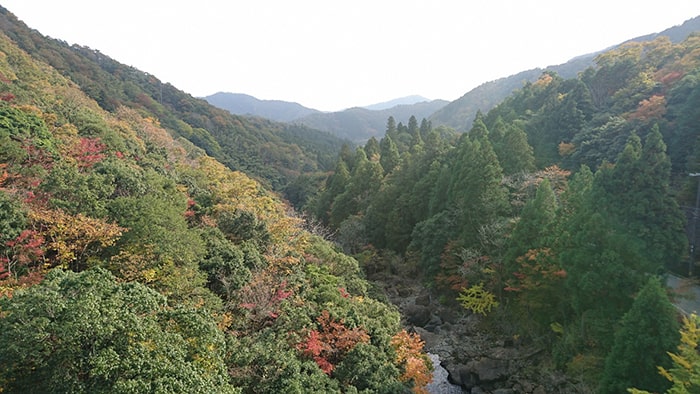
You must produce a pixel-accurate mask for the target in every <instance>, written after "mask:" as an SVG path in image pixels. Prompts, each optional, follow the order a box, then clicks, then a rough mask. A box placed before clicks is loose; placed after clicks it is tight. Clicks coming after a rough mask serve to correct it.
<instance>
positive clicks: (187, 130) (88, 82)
mask: <svg viewBox="0 0 700 394" xmlns="http://www.w3.org/2000/svg"><path fill="white" fill-rule="evenodd" d="M0 29H2V32H3V33H4V34H6V35H7V36H8V37H9V38H10V39H12V40H13V41H14V42H15V43H17V45H18V46H19V47H20V48H22V49H23V50H25V51H26V52H28V53H29V54H30V55H32V56H33V57H35V58H36V59H39V60H42V61H44V62H46V63H48V64H50V65H51V66H52V67H54V68H55V69H56V70H58V71H59V72H60V73H61V74H63V75H64V76H67V77H68V78H69V79H70V80H72V81H73V82H75V83H76V84H77V85H78V86H80V87H81V89H82V90H83V91H84V92H85V93H86V94H87V95H88V96H89V97H91V98H92V99H94V100H95V101H96V102H97V103H99V105H100V106H101V107H102V108H104V109H105V110H107V111H110V112H114V111H116V110H118V109H119V108H120V107H122V106H126V107H128V108H133V109H137V110H139V111H142V113H144V114H148V115H149V116H151V117H153V118H155V119H157V120H158V121H159V123H160V124H161V125H162V126H163V127H165V128H166V129H167V130H168V131H170V132H171V133H172V134H173V135H174V136H176V137H182V138H185V139H187V140H188V141H190V142H192V143H193V144H194V145H196V146H198V147H200V148H202V149H204V150H205V151H206V152H207V154H209V155H211V156H213V157H215V158H217V159H218V160H220V161H221V162H222V163H224V164H226V165H227V166H229V167H230V168H232V169H236V170H242V171H245V172H246V173H248V174H250V175H251V176H254V177H256V178H258V179H260V180H262V181H263V182H265V183H267V184H269V185H272V186H273V187H276V188H279V187H282V186H283V185H285V184H287V183H288V182H289V181H290V180H291V179H293V178H294V177H296V176H297V175H298V174H300V173H302V172H309V171H317V170H326V169H327V168H326V164H327V163H328V162H329V158H331V157H333V156H335V155H336V154H337V152H338V151H339V150H340V147H341V146H342V141H340V140H338V139H337V138H335V137H333V136H331V135H329V134H327V133H323V132H320V131H316V130H311V129H308V128H304V127H299V126H289V125H286V124H281V123H275V122H272V121H262V120H251V119H248V118H245V117H241V116H235V115H231V114H230V113H229V112H227V111H224V110H221V109H219V108H216V107H214V106H212V105H209V104H208V103H207V102H206V101H204V100H201V99H197V98H194V97H192V96H191V95H189V94H187V93H185V92H183V91H181V90H178V89H177V88H176V87H174V86H172V85H170V84H163V83H162V82H161V81H160V80H159V79H158V78H156V77H155V76H153V75H150V74H148V73H146V72H143V71H140V70H137V69H135V68H133V67H129V66H125V65H123V64H121V63H119V62H118V61H116V60H114V59H111V58H109V57H108V56H106V55H105V54H102V53H101V52H99V51H98V50H95V49H91V48H87V47H81V46H78V45H73V46H69V45H68V44H67V43H65V42H63V41H59V40H54V39H50V38H47V37H44V36H42V35H41V34H39V33H38V32H37V31H35V30H31V29H29V28H28V27H27V26H26V25H25V24H24V23H22V22H21V21H19V20H17V19H16V17H15V16H14V15H12V14H11V13H9V12H8V11H7V10H5V9H4V8H0ZM292 135H293V136H294V137H293V138H292V137H291V136H292Z"/></svg>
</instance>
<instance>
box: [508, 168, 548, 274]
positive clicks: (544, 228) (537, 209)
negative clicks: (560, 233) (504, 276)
mask: <svg viewBox="0 0 700 394" xmlns="http://www.w3.org/2000/svg"><path fill="white" fill-rule="evenodd" d="M557 210H558V207H557V199H556V196H555V195H554V191H553V190H552V186H551V185H550V183H549V180H547V179H545V180H543V181H542V183H540V185H539V187H538V188H537V193H536V195H535V198H534V199H532V200H530V201H528V202H527V203H526V204H525V206H524V207H523V210H522V213H521V214H520V220H519V221H518V223H517V225H516V226H515V229H514V230H513V233H512V235H511V237H510V239H509V240H508V245H509V246H508V252H507V253H506V264H507V265H510V266H512V264H514V263H515V260H516V259H517V258H518V257H520V256H522V255H524V254H525V253H526V252H527V251H528V250H531V249H539V248H542V247H547V246H551V244H552V243H553V238H554V236H555V232H556V231H557V229H556V228H555V222H556V219H557Z"/></svg>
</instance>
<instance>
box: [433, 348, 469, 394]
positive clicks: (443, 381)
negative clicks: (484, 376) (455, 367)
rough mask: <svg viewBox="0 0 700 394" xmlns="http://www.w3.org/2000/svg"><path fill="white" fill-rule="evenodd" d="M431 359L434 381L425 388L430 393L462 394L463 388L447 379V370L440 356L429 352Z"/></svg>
mask: <svg viewBox="0 0 700 394" xmlns="http://www.w3.org/2000/svg"><path fill="white" fill-rule="evenodd" d="M428 357H430V361H432V362H433V368H434V371H433V381H432V382H431V383H430V384H429V385H427V386H426V387H425V388H426V390H428V392H429V393H430V394H462V393H463V391H462V388H461V387H460V386H456V385H454V384H452V383H450V382H449V381H448V380H447V371H446V370H445V368H443V367H442V365H441V364H440V356H438V355H437V354H433V353H428Z"/></svg>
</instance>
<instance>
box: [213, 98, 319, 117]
mask: <svg viewBox="0 0 700 394" xmlns="http://www.w3.org/2000/svg"><path fill="white" fill-rule="evenodd" d="M204 100H206V101H207V102H208V103H209V104H211V105H213V106H216V107H219V108H221V109H225V110H227V111H228V112H230V113H232V114H234V115H252V116H259V117H261V118H265V119H270V120H274V121H278V122H289V121H291V120H294V119H298V118H302V117H304V116H307V115H311V114H314V113H319V112H320V111H317V110H315V109H311V108H306V107H304V106H303V105H301V104H298V103H292V102H288V101H281V100H260V99H257V98H255V97H253V96H249V95H247V94H242V93H225V92H218V93H215V94H212V95H210V96H207V97H204Z"/></svg>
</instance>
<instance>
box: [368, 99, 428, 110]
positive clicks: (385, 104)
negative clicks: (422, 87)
mask: <svg viewBox="0 0 700 394" xmlns="http://www.w3.org/2000/svg"><path fill="white" fill-rule="evenodd" d="M425 101H431V100H430V99H427V98H425V97H423V96H417V95H413V96H406V97H399V98H397V99H393V100H389V101H384V102H381V103H377V104H372V105H365V106H363V107H361V108H364V109H369V110H372V111H381V110H383V109H389V108H393V107H396V106H397V105H412V104H417V103H422V102H425Z"/></svg>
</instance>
